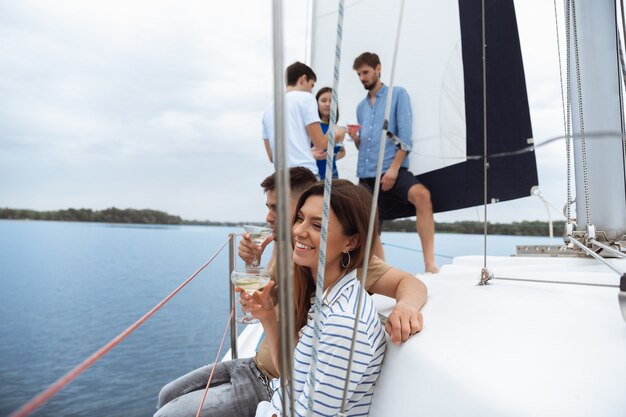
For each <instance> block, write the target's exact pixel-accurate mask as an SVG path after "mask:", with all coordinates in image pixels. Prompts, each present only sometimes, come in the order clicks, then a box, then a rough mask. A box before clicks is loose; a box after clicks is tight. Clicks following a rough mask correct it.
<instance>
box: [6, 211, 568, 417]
mask: <svg viewBox="0 0 626 417" xmlns="http://www.w3.org/2000/svg"><path fill="white" fill-rule="evenodd" d="M230 232H236V233H239V232H240V230H239V229H237V228H229V227H205V226H138V225H111V224H96V223H69V222H26V221H2V220H0V340H1V343H0V415H8V414H9V413H10V412H12V411H14V410H15V409H17V408H18V407H20V406H21V405H22V404H24V403H25V402H26V401H28V400H29V399H31V398H32V397H33V396H34V395H36V394H38V393H39V392H40V391H42V390H43V389H45V388H46V387H47V386H48V385H49V384H51V383H53V382H54V381H55V380H56V379H58V378H59V377H61V376H62V375H64V374H65V373H66V372H68V371H69V370H70V369H72V368H73V367H74V366H76V365H77V364H79V363H80V362H82V361H83V360H84V359H85V358H87V357H88V356H89V355H90V354H92V353H93V352H95V351H96V350H97V349H99V348H100V347H101V346H103V345H104V344H105V343H107V342H108V341H109V340H111V339H112V338H113V337H115V336H116V335H117V334H119V333H120V332H121V331H123V330H124V329H126V328H127V327H128V326H129V325H130V324H132V323H133V322H135V321H136V320H137V319H138V318H140V317H141V316H143V315H144V314H145V313H146V312H147V311H149V310H150V309H151V308H152V307H154V306H155V305H156V304H157V303H158V302H159V301H161V300H162V299H163V298H164V297H165V296H166V295H167V294H169V293H170V292H171V291H172V290H173V289H175V288H176V287H177V286H178V285H180V284H181V283H182V282H183V281H184V280H185V279H186V278H187V277H189V276H190V275H191V274H192V273H193V272H194V271H195V270H197V269H198V268H199V267H200V266H201V265H202V264H204V263H205V262H206V261H207V260H208V259H209V258H210V257H211V255H213V254H214V253H215V252H216V251H217V250H218V248H219V247H220V246H221V245H222V244H223V243H224V242H225V241H226V240H227V238H228V233H230ZM382 240H383V243H384V244H385V245H386V246H385V253H386V256H387V261H388V262H389V263H391V264H393V265H394V266H396V267H398V268H401V269H404V270H406V271H409V272H417V271H421V270H423V263H422V259H421V253H419V252H416V250H415V249H416V248H418V247H419V246H418V237H417V235H416V234H415V233H383V236H382ZM557 243H560V239H549V238H537V237H519V236H490V237H489V239H488V253H489V254H491V255H510V254H512V253H514V251H515V245H517V244H557ZM435 245H436V247H435V252H436V253H437V254H439V255H441V256H438V257H437V262H438V263H439V264H440V265H443V264H445V263H450V262H451V257H453V256H459V255H479V254H482V248H483V238H482V236H478V235H457V234H445V235H437V237H436V243H435ZM227 271H228V246H226V248H225V249H224V250H223V251H222V252H221V253H220V254H219V255H218V256H217V258H216V259H215V260H214V262H212V263H211V265H209V266H208V267H207V268H206V269H205V270H204V271H203V272H202V273H200V274H199V275H198V276H197V277H196V279H195V280H194V281H192V282H191V283H190V284H189V285H188V286H187V287H185V288H184V289H183V290H182V291H181V292H180V293H179V294H178V295H177V296H176V297H174V298H173V299H172V300H171V301H170V302H169V303H168V304H166V305H165V306H164V307H163V309H161V310H160V311H159V312H157V313H156V315H155V316H153V317H152V318H151V319H149V320H148V321H147V322H146V323H145V324H144V325H143V326H141V327H140V328H139V329H138V330H136V331H135V332H134V333H133V334H131V335H130V336H129V337H128V338H127V339H126V340H125V341H123V342H122V343H121V344H120V345H118V346H117V347H116V348H115V349H113V350H112V351H111V352H110V353H109V354H107V355H106V356H105V357H104V358H103V359H101V360H100V361H99V362H97V363H96V364H95V365H93V366H92V367H91V368H89V369H88V370H87V371H86V372H84V373H83V374H82V375H81V376H79V377H78V378H77V379H76V380H74V382H73V383H72V384H71V385H69V386H68V387H67V388H65V389H64V390H63V391H61V392H60V393H58V394H57V395H56V396H55V397H53V398H52V399H51V400H50V401H49V402H48V403H47V404H45V405H44V406H43V407H42V408H40V409H39V410H38V411H36V412H35V413H33V414H32V415H34V416H122V415H123V416H127V417H132V416H149V415H152V413H153V412H154V411H155V405H156V397H157V394H158V392H159V389H160V388H161V386H162V385H164V384H165V383H167V382H168V381H170V380H171V379H173V378H175V377H177V376H179V375H181V374H183V373H185V372H187V371H189V370H191V369H194V368H196V367H198V366H201V365H204V364H206V363H210V362H212V361H213V360H214V359H215V355H216V354H217V349H218V346H219V342H220V339H221V336H222V334H223V332H224V328H225V325H226V321H227V319H228V314H229V307H228V285H229V284H228V272H227ZM227 343H228V342H227Z"/></svg>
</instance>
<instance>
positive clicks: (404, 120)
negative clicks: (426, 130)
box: [394, 87, 413, 147]
mask: <svg viewBox="0 0 626 417" xmlns="http://www.w3.org/2000/svg"><path fill="white" fill-rule="evenodd" d="M395 90H396V91H394V92H395V93H396V94H397V97H398V99H397V101H396V113H395V114H396V125H397V129H398V131H397V132H394V133H395V134H396V136H398V137H399V138H400V139H401V140H402V141H403V142H404V143H406V144H407V145H409V146H410V147H413V112H412V110H411V99H410V97H409V93H407V91H406V90H405V89H404V88H402V87H396V89H395Z"/></svg>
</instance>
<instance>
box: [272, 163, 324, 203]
mask: <svg viewBox="0 0 626 417" xmlns="http://www.w3.org/2000/svg"><path fill="white" fill-rule="evenodd" d="M315 182H317V177H316V176H315V174H314V173H312V172H311V170H309V169H308V168H304V167H292V168H289V188H290V189H291V193H292V194H294V195H298V196H299V195H300V194H302V193H303V192H304V191H305V190H306V189H307V188H309V187H310V186H311V184H313V183H315ZM261 187H262V188H263V191H265V192H266V193H267V192H268V191H273V190H274V189H275V188H276V173H273V174H272V175H270V176H268V177H267V178H265V179H264V180H263V182H261Z"/></svg>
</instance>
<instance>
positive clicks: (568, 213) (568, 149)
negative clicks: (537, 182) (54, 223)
mask: <svg viewBox="0 0 626 417" xmlns="http://www.w3.org/2000/svg"><path fill="white" fill-rule="evenodd" d="M566 7H567V6H566ZM554 26H555V32H556V48H557V51H558V53H557V55H558V57H559V80H560V82H559V86H560V87H561V108H562V110H563V132H565V137H566V139H565V148H566V149H565V157H566V161H567V162H566V163H567V204H566V213H565V217H566V218H567V224H568V225H570V226H569V227H568V230H569V229H572V230H573V226H572V216H571V209H570V208H571V205H572V161H571V159H572V158H571V154H572V149H571V141H570V139H569V135H570V131H569V115H570V108H569V103H570V101H569V100H570V96H571V94H570V78H569V71H568V74H567V81H566V82H567V106H566V105H565V101H566V99H565V93H564V91H563V63H562V59H561V39H560V35H559V17H558V12H557V8H556V0H554ZM566 30H569V28H567V29H566ZM566 42H567V60H568V62H569V57H570V49H569V31H567V34H566Z"/></svg>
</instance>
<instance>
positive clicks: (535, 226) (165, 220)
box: [0, 207, 565, 236]
mask: <svg viewBox="0 0 626 417" xmlns="http://www.w3.org/2000/svg"><path fill="white" fill-rule="evenodd" d="M0 219H6V220H51V221H70V222H95V223H124V224H163V225H198V226H241V225H243V224H256V225H259V224H260V223H259V222H219V221H210V220H184V219H182V218H181V217H180V216H173V215H171V214H168V213H165V212H163V211H158V210H150V209H144V210H137V209H130V208H129V209H118V208H115V207H110V208H107V209H105V210H92V209H84V208H82V209H73V208H70V209H67V210H54V211H36V210H27V209H10V208H0ZM564 227H565V225H564V222H562V221H560V222H554V232H555V235H557V236H558V235H559V234H560V231H562V230H564ZM383 230H384V231H386V232H415V220H414V219H399V220H392V221H385V222H384V223H383ZM435 230H436V231H437V233H461V234H483V230H484V224H483V223H481V222H477V221H457V222H451V223H436V224H435ZM487 230H488V233H489V234H491V235H513V236H548V235H549V229H548V223H547V222H543V221H522V222H513V223H489V224H488V226H487Z"/></svg>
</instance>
